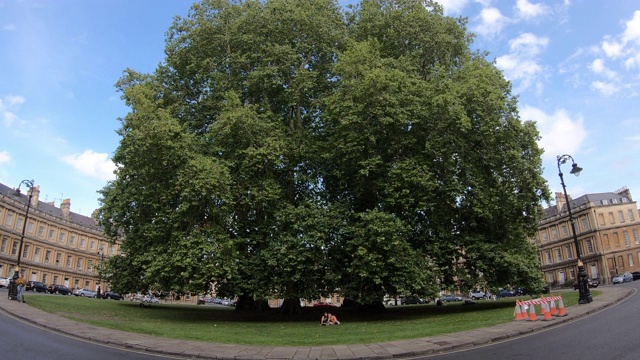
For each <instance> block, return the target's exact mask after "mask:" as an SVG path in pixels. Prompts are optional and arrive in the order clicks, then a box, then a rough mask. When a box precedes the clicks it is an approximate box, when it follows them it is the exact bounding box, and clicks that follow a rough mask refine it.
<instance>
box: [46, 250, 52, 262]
mask: <svg viewBox="0 0 640 360" xmlns="http://www.w3.org/2000/svg"><path fill="white" fill-rule="evenodd" d="M49 261H51V250H47V251H45V252H44V263H45V264H48V263H49Z"/></svg>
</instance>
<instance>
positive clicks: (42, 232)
mask: <svg viewBox="0 0 640 360" xmlns="http://www.w3.org/2000/svg"><path fill="white" fill-rule="evenodd" d="M43 236H44V226H42V225H40V226H39V227H38V237H43Z"/></svg>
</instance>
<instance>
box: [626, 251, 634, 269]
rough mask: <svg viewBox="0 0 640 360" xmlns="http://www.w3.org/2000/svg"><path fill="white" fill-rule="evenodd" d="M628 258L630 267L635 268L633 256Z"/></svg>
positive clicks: (630, 255)
mask: <svg viewBox="0 0 640 360" xmlns="http://www.w3.org/2000/svg"><path fill="white" fill-rule="evenodd" d="M627 258H629V267H633V254H629V255H628V256H627Z"/></svg>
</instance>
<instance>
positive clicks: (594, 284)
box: [573, 279, 600, 290]
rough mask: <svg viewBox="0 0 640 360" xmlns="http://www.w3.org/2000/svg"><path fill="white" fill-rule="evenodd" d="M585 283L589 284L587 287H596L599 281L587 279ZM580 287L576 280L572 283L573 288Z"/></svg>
mask: <svg viewBox="0 0 640 360" xmlns="http://www.w3.org/2000/svg"><path fill="white" fill-rule="evenodd" d="M587 285H589V288H597V287H598V285H600V282H599V281H598V280H593V279H592V280H587ZM579 288H580V284H579V283H578V282H576V283H574V284H573V290H578V289H579Z"/></svg>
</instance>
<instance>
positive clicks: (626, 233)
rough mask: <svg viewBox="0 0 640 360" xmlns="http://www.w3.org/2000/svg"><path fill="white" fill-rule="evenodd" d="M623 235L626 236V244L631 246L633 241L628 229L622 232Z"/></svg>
mask: <svg viewBox="0 0 640 360" xmlns="http://www.w3.org/2000/svg"><path fill="white" fill-rule="evenodd" d="M622 237H623V238H624V246H625V247H629V246H631V242H630V241H629V232H628V231H627V230H625V231H623V232H622Z"/></svg>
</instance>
